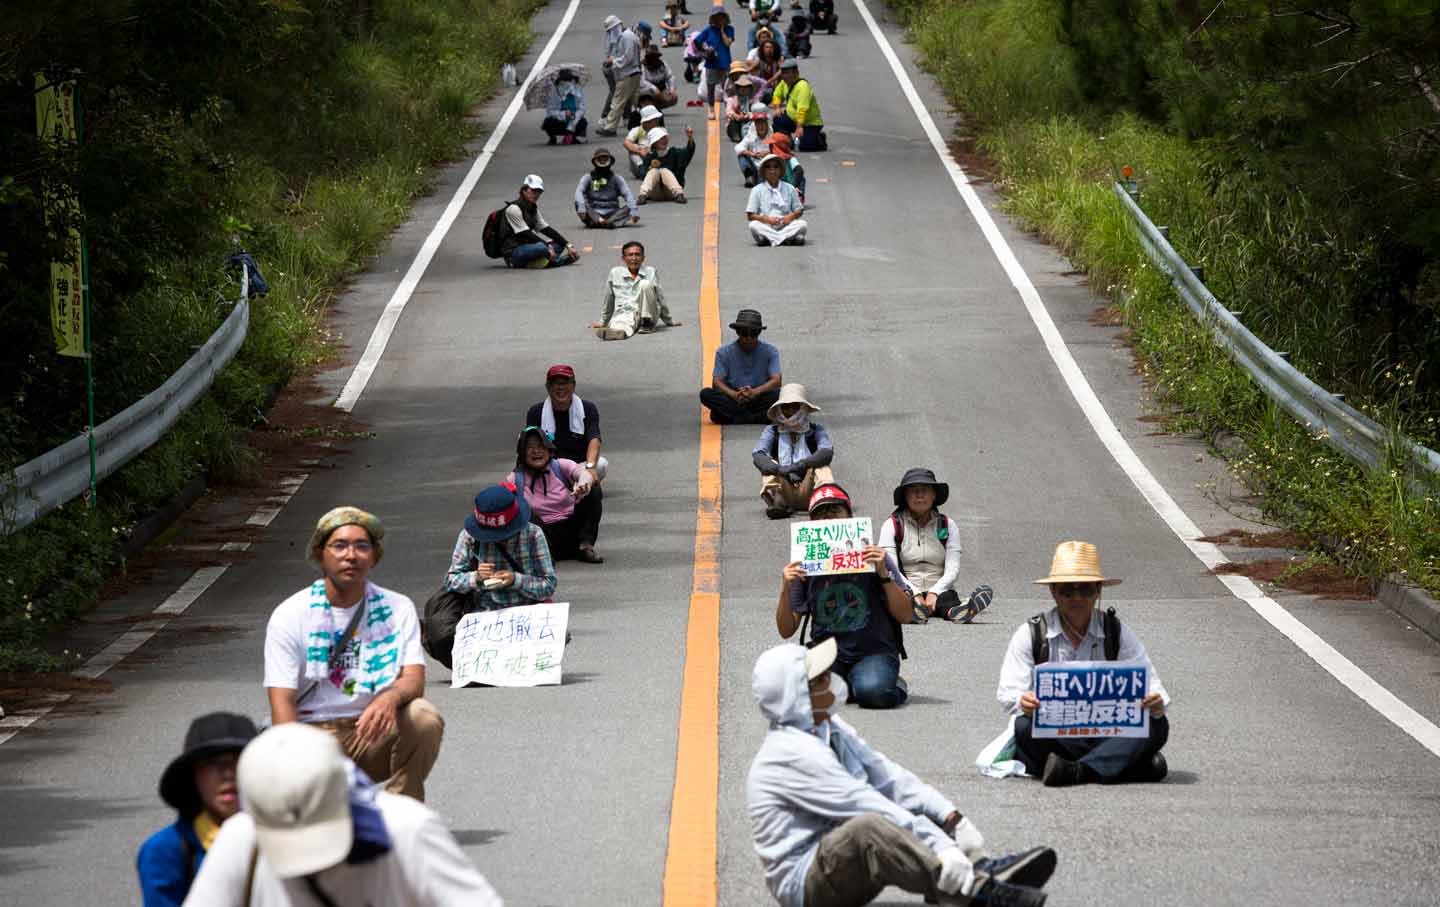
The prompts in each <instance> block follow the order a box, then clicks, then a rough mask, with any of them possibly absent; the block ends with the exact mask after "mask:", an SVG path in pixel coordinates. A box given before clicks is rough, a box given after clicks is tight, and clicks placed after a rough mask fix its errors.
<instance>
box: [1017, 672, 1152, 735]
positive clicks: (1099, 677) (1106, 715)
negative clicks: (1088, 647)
mask: <svg viewBox="0 0 1440 907" xmlns="http://www.w3.org/2000/svg"><path fill="white" fill-rule="evenodd" d="M1147 674H1148V672H1147V671H1146V669H1145V665H1144V664H1142V663H1140V662H1134V661H1070V662H1065V663H1064V664H1043V665H1036V666H1035V698H1037V699H1039V700H1040V708H1039V709H1038V710H1036V712H1035V718H1034V723H1033V725H1032V731H1031V733H1032V734H1033V735H1034V736H1035V737H1052V738H1057V737H1148V736H1150V710H1149V709H1147V708H1145V707H1143V706H1142V705H1141V701H1142V700H1144V698H1145V691H1146V689H1147V688H1148V683H1149V677H1148V676H1147Z"/></svg>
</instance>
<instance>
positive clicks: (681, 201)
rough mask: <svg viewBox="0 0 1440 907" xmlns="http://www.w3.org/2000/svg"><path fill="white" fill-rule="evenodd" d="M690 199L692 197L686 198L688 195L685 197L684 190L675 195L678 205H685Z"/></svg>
mask: <svg viewBox="0 0 1440 907" xmlns="http://www.w3.org/2000/svg"><path fill="white" fill-rule="evenodd" d="M688 201H690V199H688V198H686V197H685V193H683V192H681V193H678V194H677V195H676V196H675V204H677V205H683V204H685V203H686V202H688Z"/></svg>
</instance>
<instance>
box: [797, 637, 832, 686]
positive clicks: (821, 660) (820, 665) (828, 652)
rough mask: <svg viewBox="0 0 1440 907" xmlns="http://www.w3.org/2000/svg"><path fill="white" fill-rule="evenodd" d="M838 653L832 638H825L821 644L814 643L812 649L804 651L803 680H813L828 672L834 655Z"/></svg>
mask: <svg viewBox="0 0 1440 907" xmlns="http://www.w3.org/2000/svg"><path fill="white" fill-rule="evenodd" d="M838 651H839V646H838V645H837V644H836V642H835V637H833V636H827V637H825V639H824V640H823V641H822V642H818V643H816V644H815V645H814V647H812V648H809V649H806V650H805V679H807V680H814V679H815V678H816V677H819V676H820V675H821V674H824V673H825V672H826V671H828V670H830V666H831V665H833V664H834V663H835V655H836V653H837V652H838Z"/></svg>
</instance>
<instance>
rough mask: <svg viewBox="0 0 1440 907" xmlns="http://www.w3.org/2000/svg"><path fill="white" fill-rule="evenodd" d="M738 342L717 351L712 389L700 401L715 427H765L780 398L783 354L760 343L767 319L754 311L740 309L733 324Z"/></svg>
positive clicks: (706, 391)
mask: <svg viewBox="0 0 1440 907" xmlns="http://www.w3.org/2000/svg"><path fill="white" fill-rule="evenodd" d="M730 328H731V329H732V330H734V331H735V342H734V343H728V344H726V345H725V346H722V347H720V348H719V349H717V350H716V351H715V368H714V370H713V372H712V374H711V377H710V386H709V387H707V388H704V389H703V390H701V391H700V402H701V403H703V404H704V405H705V408H706V409H708V410H710V421H711V422H714V423H715V424H716V425H747V424H748V425H764V424H765V423H767V422H769V421H770V416H769V410H770V407H771V406H773V405H774V404H775V402H776V401H778V400H779V399H780V384H781V376H780V351H779V350H777V349H776V348H775V347H773V346H771V345H770V344H768V343H763V342H761V340H760V334H761V332H762V331H764V330H765V323H764V320H763V319H762V318H761V317H760V313H759V312H757V311H755V310H754V309H741V310H740V314H738V315H736V316H735V320H734V321H733V322H731V323H730Z"/></svg>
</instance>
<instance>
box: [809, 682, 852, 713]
mask: <svg viewBox="0 0 1440 907" xmlns="http://www.w3.org/2000/svg"><path fill="white" fill-rule="evenodd" d="M830 695H832V696H834V697H835V701H834V702H833V703H831V704H830V706H829V707H828V708H826V709H825V718H826V720H827V721H828V720H829V719H831V718H834V717H835V716H836V715H838V714H840V710H841V709H842V708H844V706H845V700H846V699H849V698H850V686H849V685H848V684H846V683H845V678H844V677H841V676H840V675H839V674H831V675H830ZM812 711H813V710H812Z"/></svg>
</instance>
